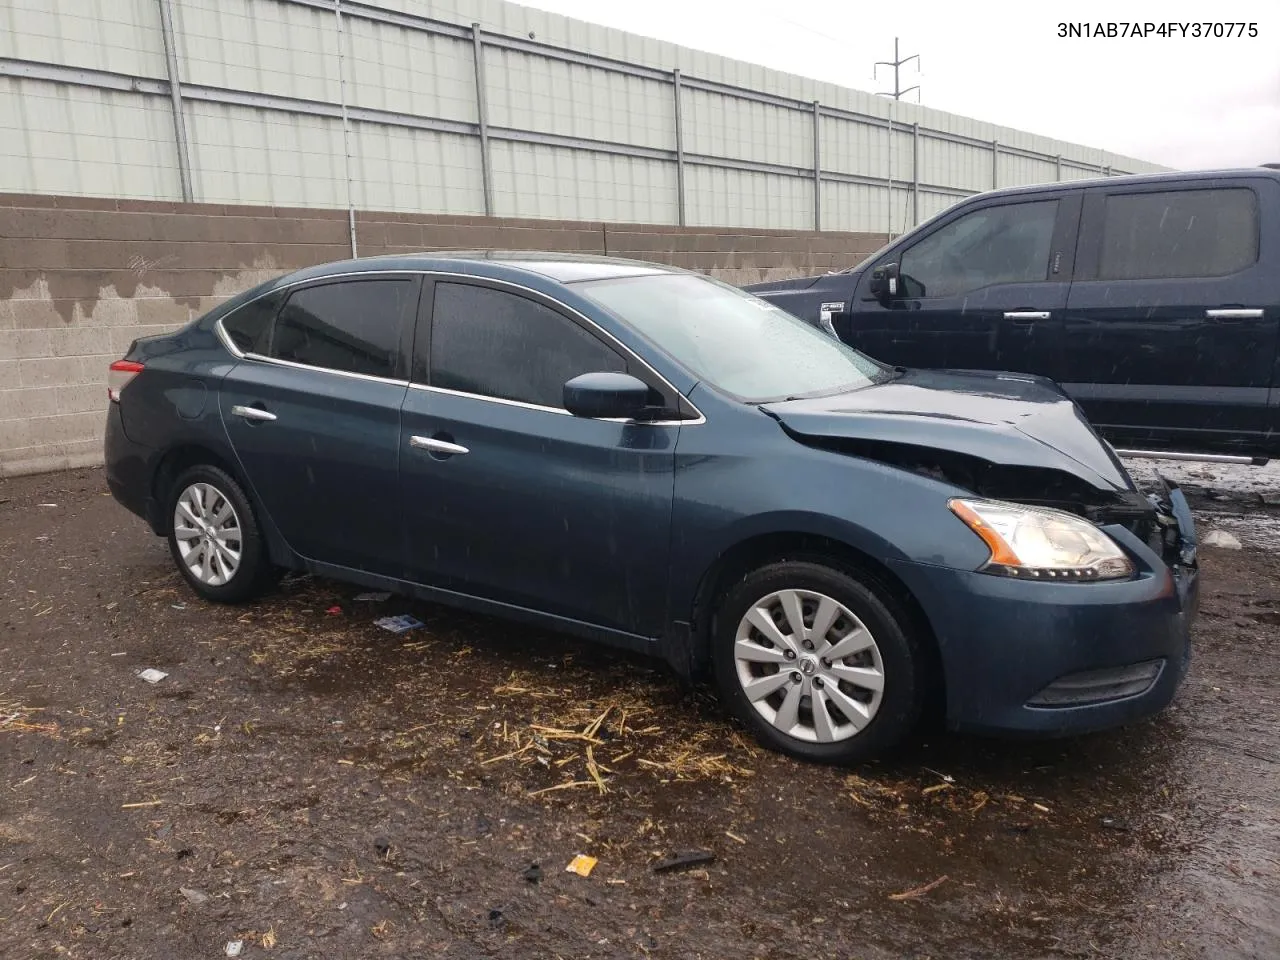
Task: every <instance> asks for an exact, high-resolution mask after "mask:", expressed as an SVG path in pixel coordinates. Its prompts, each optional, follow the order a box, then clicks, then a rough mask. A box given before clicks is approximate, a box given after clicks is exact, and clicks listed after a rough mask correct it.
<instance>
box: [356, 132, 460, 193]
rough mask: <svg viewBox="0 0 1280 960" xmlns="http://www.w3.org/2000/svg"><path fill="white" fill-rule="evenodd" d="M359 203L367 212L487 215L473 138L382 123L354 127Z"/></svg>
mask: <svg viewBox="0 0 1280 960" xmlns="http://www.w3.org/2000/svg"><path fill="white" fill-rule="evenodd" d="M352 135H353V141H354V144H353V151H352V152H353V153H354V154H355V157H356V160H355V163H356V165H357V170H356V171H355V173H356V178H355V179H356V191H355V203H356V206H357V207H360V208H361V209H364V210H396V211H403V212H406V213H456V214H481V213H484V185H483V180H482V178H481V174H480V144H479V142H478V141H477V140H476V139H475V138H474V137H463V136H459V135H457V134H451V133H436V132H434V131H431V130H407V129H404V128H397V127H387V126H383V125H382V124H377V123H357V124H354V125H353V126H352Z"/></svg>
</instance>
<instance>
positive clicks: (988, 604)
mask: <svg viewBox="0 0 1280 960" xmlns="http://www.w3.org/2000/svg"><path fill="white" fill-rule="evenodd" d="M1169 492H1170V497H1169V500H1170V502H1171V503H1172V504H1173V507H1174V508H1173V509H1172V510H1171V511H1170V513H1171V515H1173V516H1176V524H1175V529H1174V531H1173V533H1174V536H1175V537H1176V538H1177V540H1178V543H1177V547H1178V551H1177V556H1178V557H1179V559H1178V561H1177V562H1175V563H1173V564H1172V565H1169V566H1166V564H1165V562H1164V561H1163V560H1162V559H1161V557H1160V556H1158V555H1157V554H1156V553H1155V552H1154V551H1152V550H1151V548H1150V547H1149V546H1148V545H1147V544H1145V543H1143V542H1142V541H1141V540H1139V539H1138V538H1137V537H1135V536H1134V535H1133V534H1131V533H1130V532H1129V531H1128V530H1126V529H1125V528H1123V527H1106V528H1104V529H1105V530H1106V531H1107V533H1108V534H1109V535H1111V536H1112V537H1113V538H1114V539H1115V540H1116V541H1117V542H1118V543H1120V545H1121V546H1122V547H1123V548H1124V549H1125V550H1126V551H1127V552H1128V553H1129V554H1130V556H1131V557H1132V558H1133V560H1134V562H1135V565H1136V566H1137V568H1138V574H1137V575H1136V576H1135V577H1134V578H1133V579H1131V580H1124V581H1118V582H1112V583H1041V582H1029V581H1025V580H1012V579H1008V578H1005V577H1000V576H993V575H990V574H985V573H977V572H971V571H962V570H952V569H947V568H943V567H935V566H930V565H927V564H917V563H908V562H897V563H895V564H894V568H895V569H896V571H897V572H898V574H899V575H900V576H901V577H902V579H903V580H904V582H906V584H907V586H908V587H909V588H910V589H911V590H912V591H913V593H914V594H915V596H916V598H917V599H918V600H919V601H920V603H921V605H922V606H923V607H924V610H925V614H926V615H927V616H928V618H929V620H930V622H931V624H932V625H933V628H934V634H935V636H936V638H937V641H938V646H939V650H940V652H941V657H942V667H943V674H944V679H945V683H946V697H947V720H948V723H949V725H950V726H952V727H953V728H955V729H960V730H968V731H974V732H981V733H996V734H1032V735H1043V736H1057V735H1066V734H1075V733H1083V732H1087V731H1090V730H1101V729H1105V728H1108V727H1115V726H1119V725H1122V724H1125V723H1128V722H1129V721H1132V720H1135V719H1138V718H1141V717H1146V716H1150V715H1151V714H1154V713H1157V712H1159V711H1160V710H1162V709H1163V708H1164V707H1165V706H1167V705H1168V704H1169V702H1170V701H1171V700H1172V699H1173V697H1174V694H1175V693H1176V692H1177V689H1178V685H1179V684H1180V683H1181V682H1182V679H1183V677H1184V676H1185V675H1186V671H1187V667H1188V665H1189V662H1190V649H1191V648H1190V633H1191V622H1192V620H1193V619H1194V616H1195V612H1196V608H1197V605H1198V598H1199V570H1198V569H1197V567H1196V565H1195V529H1194V524H1193V523H1192V520H1191V514H1190V511H1189V510H1187V509H1185V508H1186V501H1185V499H1183V498H1182V494H1181V492H1180V491H1178V490H1176V488H1174V489H1173V490H1171V491H1169Z"/></svg>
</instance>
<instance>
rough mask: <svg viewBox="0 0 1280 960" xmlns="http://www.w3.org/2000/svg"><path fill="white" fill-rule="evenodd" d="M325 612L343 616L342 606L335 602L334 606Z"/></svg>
mask: <svg viewBox="0 0 1280 960" xmlns="http://www.w3.org/2000/svg"><path fill="white" fill-rule="evenodd" d="M325 613H326V614H328V615H329V616H331V617H340V616H342V608H341V607H340V606H338V605H337V604H336V603H335V604H334V605H333V606H332V607H330V608H329V609H328V610H326V611H325Z"/></svg>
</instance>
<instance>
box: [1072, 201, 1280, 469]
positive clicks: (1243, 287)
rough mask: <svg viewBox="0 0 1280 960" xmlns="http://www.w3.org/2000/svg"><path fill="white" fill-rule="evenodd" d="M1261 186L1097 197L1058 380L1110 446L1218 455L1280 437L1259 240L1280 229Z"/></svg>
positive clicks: (1273, 321)
mask: <svg viewBox="0 0 1280 960" xmlns="http://www.w3.org/2000/svg"><path fill="white" fill-rule="evenodd" d="M1262 186H1266V187H1270V186H1273V185H1272V184H1271V182H1270V181H1263V182H1262ZM1258 188H1259V181H1257V180H1252V179H1237V180H1235V181H1233V180H1232V179H1231V178H1230V177H1224V178H1222V179H1221V180H1215V181H1213V182H1212V183H1209V184H1206V183H1188V184H1186V186H1185V187H1179V188H1178V189H1170V184H1168V183H1161V184H1152V185H1150V186H1145V187H1144V186H1135V185H1132V184H1130V185H1127V186H1122V185H1118V186H1115V187H1099V188H1097V189H1095V190H1093V191H1091V192H1090V195H1089V197H1088V199H1087V200H1086V203H1085V214H1084V221H1083V224H1082V230H1081V244H1080V258H1079V264H1078V267H1077V274H1076V281H1075V283H1074V284H1073V285H1072V287H1071V295H1070V297H1069V298H1068V300H1067V309H1066V316H1065V322H1064V324H1065V325H1064V330H1063V351H1062V355H1061V364H1062V369H1061V370H1060V371H1059V374H1058V379H1059V380H1060V381H1061V382H1062V384H1063V386H1064V388H1065V389H1066V390H1067V392H1068V393H1070V394H1071V395H1072V396H1073V397H1074V398H1075V399H1076V400H1078V401H1079V402H1080V404H1081V406H1082V407H1083V408H1084V410H1085V412H1086V413H1087V414H1088V415H1089V419H1090V420H1092V421H1093V422H1094V423H1095V424H1097V425H1098V426H1099V427H1100V428H1101V429H1102V430H1103V431H1104V432H1105V433H1106V434H1107V435H1108V436H1111V437H1114V438H1116V439H1117V440H1119V441H1121V442H1123V441H1125V440H1131V441H1134V442H1140V443H1141V442H1148V443H1157V444H1164V443H1168V444H1175V445H1176V444H1182V443H1190V444H1195V445H1203V444H1208V445H1214V444H1216V443H1218V442H1223V441H1227V442H1229V441H1231V440H1236V439H1238V440H1245V441H1248V440H1250V439H1257V438H1259V437H1261V435H1262V434H1263V433H1264V432H1265V430H1266V429H1267V395H1268V388H1269V386H1270V383H1271V371H1272V363H1273V360H1274V358H1275V356H1276V339H1277V326H1278V324H1280V314H1278V313H1277V311H1276V310H1275V309H1274V308H1271V309H1268V307H1269V303H1268V301H1269V299H1270V297H1271V296H1272V294H1271V290H1272V289H1273V282H1272V281H1270V280H1269V278H1268V277H1267V276H1266V271H1267V268H1266V266H1264V265H1263V264H1262V263H1260V262H1259V259H1258V253H1259V241H1260V230H1267V231H1275V230H1276V228H1275V225H1274V224H1260V223H1259V209H1260V204H1259V197H1258V194H1257V189H1258ZM1277 235H1278V236H1277V238H1278V239H1280V231H1277Z"/></svg>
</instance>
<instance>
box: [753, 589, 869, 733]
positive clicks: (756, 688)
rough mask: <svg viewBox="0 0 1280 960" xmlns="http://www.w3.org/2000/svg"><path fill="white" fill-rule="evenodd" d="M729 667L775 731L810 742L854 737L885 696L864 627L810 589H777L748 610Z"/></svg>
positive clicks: (840, 606)
mask: <svg viewBox="0 0 1280 960" xmlns="http://www.w3.org/2000/svg"><path fill="white" fill-rule="evenodd" d="M734 666H735V668H736V671H737V675H738V682H739V683H740V684H741V686H742V692H743V693H744V694H746V696H747V699H748V700H749V701H751V705H752V707H754V708H755V710H756V712H757V713H759V714H760V716H762V717H763V718H764V719H765V720H767V721H768V722H769V723H770V724H772V725H773V727H774V728H775V729H777V730H778V731H780V732H782V733H784V734H786V735H787V736H789V737H794V738H795V739H797V740H804V741H808V742H811V743H833V742H836V741H839V740H846V739H848V738H849V737H853V736H856V735H857V734H858V733H859V732H860V731H861V730H863V729H864V728H865V727H866V726H867V724H869V723H870V722H871V720H872V719H873V718H874V717H875V715H876V711H877V710H879V708H880V701H881V699H882V696H883V693H884V685H885V676H884V662H883V660H882V659H881V656H880V649H879V647H878V646H877V645H876V641H875V638H874V637H873V636H872V635H871V631H870V630H868V629H867V626H866V624H864V623H863V622H862V621H861V620H860V619H858V617H857V616H856V615H855V614H854V613H853V612H852V611H851V610H850V609H849V608H848V607H846V606H845V605H844V604H842V603H840V602H838V601H837V600H834V599H832V598H831V597H828V596H825V595H823V594H820V593H815V592H813V591H809V590H779V591H777V592H775V593H771V594H769V595H768V596H765V597H762V598H761V599H760V600H758V601H757V602H756V603H755V604H753V605H752V606H751V607H750V609H748V610H747V612H746V614H745V615H744V616H743V617H742V620H741V621H740V622H739V624H738V630H737V635H736V638H735V642H734Z"/></svg>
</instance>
